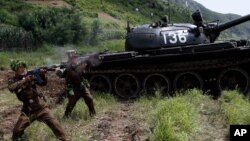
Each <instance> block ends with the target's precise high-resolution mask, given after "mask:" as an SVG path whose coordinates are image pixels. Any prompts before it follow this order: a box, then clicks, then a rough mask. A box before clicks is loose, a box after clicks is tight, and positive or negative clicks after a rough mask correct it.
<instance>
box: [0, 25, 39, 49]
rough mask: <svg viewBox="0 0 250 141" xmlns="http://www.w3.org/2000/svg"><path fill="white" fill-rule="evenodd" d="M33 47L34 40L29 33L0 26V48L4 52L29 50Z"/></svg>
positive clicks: (13, 27) (12, 27)
mask: <svg viewBox="0 0 250 141" xmlns="http://www.w3.org/2000/svg"><path fill="white" fill-rule="evenodd" d="M33 45H34V38H33V35H32V33H31V32H27V31H25V30H23V29H22V28H18V27H15V26H8V25H0V48H2V49H4V50H11V49H13V48H19V49H29V48H32V47H33Z"/></svg>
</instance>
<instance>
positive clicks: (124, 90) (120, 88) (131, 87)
mask: <svg viewBox="0 0 250 141" xmlns="http://www.w3.org/2000/svg"><path fill="white" fill-rule="evenodd" d="M114 83H115V84H114V86H115V92H116V94H117V95H118V96H120V97H121V98H126V99H130V98H135V97H137V96H138V93H139V91H140V83H139V80H138V78H137V77H136V76H134V75H132V74H129V73H124V74H120V75H119V76H117V77H116V79H115V82H114Z"/></svg>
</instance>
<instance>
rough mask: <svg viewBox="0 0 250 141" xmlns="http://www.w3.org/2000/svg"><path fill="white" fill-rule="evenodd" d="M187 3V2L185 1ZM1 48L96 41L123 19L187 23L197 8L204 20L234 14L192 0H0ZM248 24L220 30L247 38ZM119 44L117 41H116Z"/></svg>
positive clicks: (118, 29)
mask: <svg viewBox="0 0 250 141" xmlns="http://www.w3.org/2000/svg"><path fill="white" fill-rule="evenodd" d="M187 5H188V6H187ZM0 8H1V9H0V26H1V28H0V37H1V38H0V42H1V44H0V45H1V47H0V48H1V49H8V50H9V49H12V48H25V49H30V48H34V47H37V46H41V44H44V43H49V44H55V45H65V44H78V45H80V46H83V45H84V46H86V45H90V46H95V45H98V44H99V43H101V42H106V41H111V40H117V39H118V40H120V39H121V40H123V39H124V37H125V34H126V30H125V28H126V21H128V20H129V21H130V22H131V25H132V26H136V25H140V24H144V23H151V22H153V21H158V20H159V19H160V17H162V16H163V15H170V16H171V17H170V19H171V22H182V23H183V22H190V23H192V19H191V16H190V15H191V13H192V12H193V11H195V10H196V9H200V10H201V11H202V13H203V17H204V18H205V21H206V22H207V21H213V20H217V19H218V20H220V21H221V22H226V21H230V20H231V19H235V18H237V17H239V16H238V15H234V14H226V15H224V14H220V13H216V12H213V11H211V10H209V9H206V8H205V7H204V6H202V5H201V4H199V3H196V2H195V1H193V0H188V1H186V0H173V1H172V2H171V3H168V1H167V0H128V1H124V0H91V1H89V0H64V1H62V0H45V1H44V0H43V1H41V0H26V1H24V0H13V1H9V0H0ZM249 25H250V24H249V23H248V24H243V25H241V26H237V28H232V29H230V30H228V31H227V32H225V33H224V34H222V36H221V37H222V39H224V38H229V39H230V38H236V37H237V38H248V37H249V31H250V26H249ZM118 48H120V47H118ZM116 50H120V49H116Z"/></svg>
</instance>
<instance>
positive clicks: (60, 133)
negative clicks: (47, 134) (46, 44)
mask: <svg viewBox="0 0 250 141" xmlns="http://www.w3.org/2000/svg"><path fill="white" fill-rule="evenodd" d="M41 78H42V79H43V83H42V84H39V85H40V86H45V85H46V84H47V79H46V77H45V75H44V74H41ZM8 88H9V90H10V92H13V93H15V94H16V96H17V98H18V99H19V100H20V101H22V102H23V107H22V111H21V112H22V113H21V115H20V117H19V119H18V120H17V123H16V125H15V127H14V129H13V136H12V140H14V141H15V140H19V139H20V138H21V136H22V135H23V134H24V130H25V129H26V128H27V127H28V126H29V125H30V124H31V123H32V122H33V121H35V120H38V121H41V122H44V123H46V124H47V125H48V126H49V127H50V128H51V129H52V131H53V132H54V134H55V135H56V137H57V138H58V139H60V140H62V141H67V138H66V135H65V132H64V130H63V128H62V126H61V125H60V124H59V122H58V121H57V120H56V119H55V118H54V117H53V116H52V114H51V112H50V110H49V109H48V107H47V104H46V100H45V98H44V96H42V94H39V93H38V92H37V90H36V83H35V82H34V81H26V80H25V79H24V77H23V76H22V75H16V76H14V77H13V78H10V79H9V85H8Z"/></svg>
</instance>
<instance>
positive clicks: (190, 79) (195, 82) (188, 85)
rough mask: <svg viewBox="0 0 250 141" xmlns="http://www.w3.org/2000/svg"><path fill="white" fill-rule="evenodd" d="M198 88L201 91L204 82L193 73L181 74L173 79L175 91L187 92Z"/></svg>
mask: <svg viewBox="0 0 250 141" xmlns="http://www.w3.org/2000/svg"><path fill="white" fill-rule="evenodd" d="M193 88H198V89H201V90H203V88H204V81H203V79H202V78H201V76H200V75H199V74H197V73H195V72H183V73H180V74H178V75H177V76H176V77H175V79H174V89H175V90H188V89H193Z"/></svg>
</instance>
